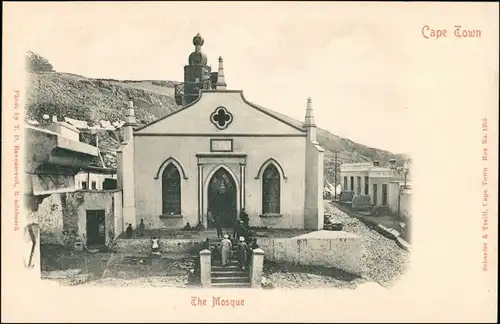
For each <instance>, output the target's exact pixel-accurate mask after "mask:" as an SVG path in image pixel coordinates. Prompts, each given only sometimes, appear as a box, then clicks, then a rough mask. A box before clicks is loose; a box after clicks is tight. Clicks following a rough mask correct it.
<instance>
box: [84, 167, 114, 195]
mask: <svg viewBox="0 0 500 324" xmlns="http://www.w3.org/2000/svg"><path fill="white" fill-rule="evenodd" d="M75 186H76V189H77V190H111V189H117V186H118V185H117V176H116V169H111V170H107V169H106V168H92V167H88V168H87V170H85V171H80V172H78V173H77V174H76V175H75Z"/></svg>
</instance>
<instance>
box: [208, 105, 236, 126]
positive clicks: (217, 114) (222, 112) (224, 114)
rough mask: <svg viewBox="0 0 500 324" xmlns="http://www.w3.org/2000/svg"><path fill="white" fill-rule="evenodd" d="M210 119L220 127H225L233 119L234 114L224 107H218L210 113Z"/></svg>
mask: <svg viewBox="0 0 500 324" xmlns="http://www.w3.org/2000/svg"><path fill="white" fill-rule="evenodd" d="M210 121H211V122H212V123H213V124H214V125H215V127H217V128H218V129H224V128H226V127H227V126H229V124H231V122H232V121H233V115H232V114H231V113H230V112H229V111H227V109H226V108H224V107H217V109H215V111H214V112H213V113H212V115H210Z"/></svg>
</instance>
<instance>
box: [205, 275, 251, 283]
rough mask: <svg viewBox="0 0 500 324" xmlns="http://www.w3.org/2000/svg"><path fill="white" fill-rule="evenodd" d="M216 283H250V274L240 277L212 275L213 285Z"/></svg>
mask: <svg viewBox="0 0 500 324" xmlns="http://www.w3.org/2000/svg"><path fill="white" fill-rule="evenodd" d="M214 283H250V279H249V278H248V276H239V277H212V285H213V284H214Z"/></svg>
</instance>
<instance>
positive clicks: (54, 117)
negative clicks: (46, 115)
mask: <svg viewBox="0 0 500 324" xmlns="http://www.w3.org/2000/svg"><path fill="white" fill-rule="evenodd" d="M52 122H53V123H57V116H56V115H54V116H52Z"/></svg>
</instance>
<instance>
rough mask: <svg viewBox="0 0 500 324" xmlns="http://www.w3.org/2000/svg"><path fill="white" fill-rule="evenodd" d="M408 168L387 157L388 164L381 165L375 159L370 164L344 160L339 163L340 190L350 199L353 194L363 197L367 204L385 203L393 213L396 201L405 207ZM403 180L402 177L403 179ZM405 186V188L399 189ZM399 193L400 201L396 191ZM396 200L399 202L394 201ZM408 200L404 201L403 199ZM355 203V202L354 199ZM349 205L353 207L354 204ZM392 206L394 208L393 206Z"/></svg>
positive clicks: (408, 199)
mask: <svg viewBox="0 0 500 324" xmlns="http://www.w3.org/2000/svg"><path fill="white" fill-rule="evenodd" d="M408 174H409V168H408V167H407V166H405V167H397V166H396V160H391V161H390V165H389V166H388V167H381V166H380V165H379V163H378V161H374V162H373V163H345V164H342V165H341V166H340V176H341V181H342V191H343V192H344V193H349V194H350V195H346V196H349V197H351V198H352V201H353V202H354V201H355V200H356V198H357V197H366V199H365V201H366V202H368V203H369V205H370V207H373V206H385V207H388V208H389V209H390V210H391V211H392V212H394V213H397V210H398V207H397V206H398V204H399V206H401V202H403V201H405V202H404V203H403V209H405V210H409V209H410V207H409V201H410V200H411V199H410V198H407V196H409V195H410V194H409V192H410V190H409V188H403V187H405V185H404V184H405V181H406V186H409V176H408ZM405 179H406V180H405ZM403 189H405V190H403ZM400 193H401V195H402V197H403V198H401V201H399V194H400ZM360 200H361V199H360ZM398 201H399V202H398ZM406 201H408V202H406ZM354 204H355V202H354ZM354 204H353V206H354ZM395 206H396V207H395Z"/></svg>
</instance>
